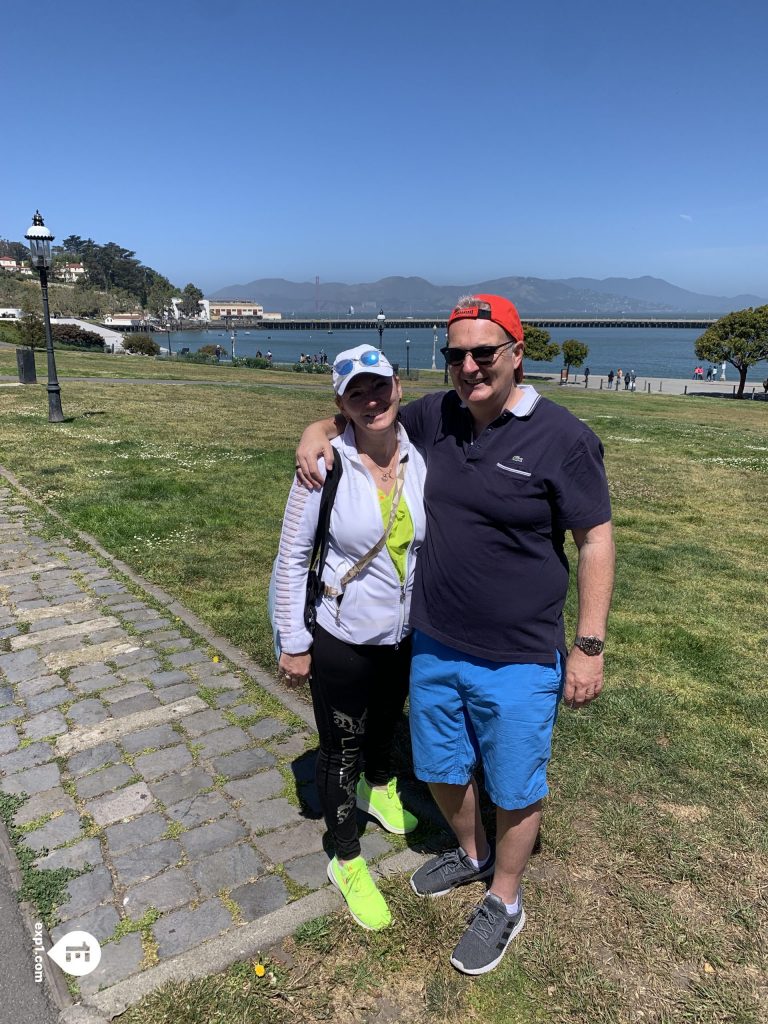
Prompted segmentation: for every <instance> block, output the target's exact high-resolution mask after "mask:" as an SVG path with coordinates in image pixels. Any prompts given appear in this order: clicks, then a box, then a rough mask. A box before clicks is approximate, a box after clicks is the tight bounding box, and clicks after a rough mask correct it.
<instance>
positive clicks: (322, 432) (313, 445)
mask: <svg viewBox="0 0 768 1024" xmlns="http://www.w3.org/2000/svg"><path fill="white" fill-rule="evenodd" d="M345 422H346V421H345V420H344V419H343V417H341V416H334V417H333V418H332V419H327V420H318V421H317V422H315V423H310V425H309V426H308V427H307V428H306V430H305V431H304V433H303V434H302V435H301V440H300V441H299V445H298V448H297V449H296V479H297V481H298V482H299V483H300V484H301V485H302V487H306V489H307V490H308V491H313V490H315V489H316V488H319V487H322V486H323V483H324V482H325V473H323V472H322V471H321V470H320V467H319V466H318V464H317V461H318V459H319V458H320V456H321V455H322V457H323V459H324V460H325V468H326V470H329V469H330V468H331V466H332V465H333V446H332V445H331V439H332V438H334V437H338V436H339V434H340V433H342V431H343V430H344V424H345Z"/></svg>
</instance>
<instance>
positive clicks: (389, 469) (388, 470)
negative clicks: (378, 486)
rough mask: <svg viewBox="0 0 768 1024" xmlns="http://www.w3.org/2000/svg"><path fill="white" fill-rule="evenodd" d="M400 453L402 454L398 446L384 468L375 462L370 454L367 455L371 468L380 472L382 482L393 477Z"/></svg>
mask: <svg viewBox="0 0 768 1024" xmlns="http://www.w3.org/2000/svg"><path fill="white" fill-rule="evenodd" d="M399 455H400V448H399V447H397V448H395V454H394V455H393V456H392V458H391V459H390V460H389V462H388V463H387V465H386V466H385V467H384V468H383V469H382V468H381V466H378V465H377V464H376V463H375V462H374V460H373V459H372V458H371V456H370V455H367V456H366V458H367V459H368V461H369V462H370V463H371V468H372V469H373V470H374V471H375V472H376V473H378V474H379V478H380V479H381V482H382V483H387V482H388V481H389V480H391V479H392V477H393V475H394V468H395V463H396V462H397V459H398V456H399Z"/></svg>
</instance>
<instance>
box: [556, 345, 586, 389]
mask: <svg viewBox="0 0 768 1024" xmlns="http://www.w3.org/2000/svg"><path fill="white" fill-rule="evenodd" d="M562 353H563V366H564V367H565V379H566V380H568V372H569V371H570V369H571V367H572V366H581V365H582V363H583V362H584V360H585V359H586V358H587V356H588V355H589V348H588V347H587V346H586V345H585V344H584V342H583V341H579V340H578V339H577V338H568V339H567V340H566V341H564V342H563V344H562Z"/></svg>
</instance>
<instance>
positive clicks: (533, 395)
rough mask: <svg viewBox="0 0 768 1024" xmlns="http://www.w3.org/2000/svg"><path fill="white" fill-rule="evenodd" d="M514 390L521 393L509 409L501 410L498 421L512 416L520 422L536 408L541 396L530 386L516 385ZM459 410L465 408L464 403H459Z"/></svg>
mask: <svg viewBox="0 0 768 1024" xmlns="http://www.w3.org/2000/svg"><path fill="white" fill-rule="evenodd" d="M516 390H517V391H520V392H522V393H521V395H520V397H519V398H518V400H517V402H515V404H514V406H513V407H512V408H511V409H502V411H501V415H500V416H499V419H507V418H508V417H509V416H514V417H516V418H517V419H519V420H521V419H524V418H525V417H526V416H530V415H531V413H532V412H533V410H534V409H535V408H536V406H537V404H538V402H539V399H540V398H541V395H540V394H539V393H538V391H537V390H536V388H535V387H534V386H533V385H532V384H518V385H517V388H516ZM461 408H462V409H466V408H467V406H466V405H465V404H464V402H462V403H461Z"/></svg>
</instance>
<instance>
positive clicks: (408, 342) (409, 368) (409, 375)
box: [405, 338, 411, 380]
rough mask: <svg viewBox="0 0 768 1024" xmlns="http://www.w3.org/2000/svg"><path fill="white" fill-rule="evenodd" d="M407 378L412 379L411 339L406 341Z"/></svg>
mask: <svg viewBox="0 0 768 1024" xmlns="http://www.w3.org/2000/svg"><path fill="white" fill-rule="evenodd" d="M405 376H406V377H407V378H408V380H410V379H411V339H410V338H406V339H405Z"/></svg>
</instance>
